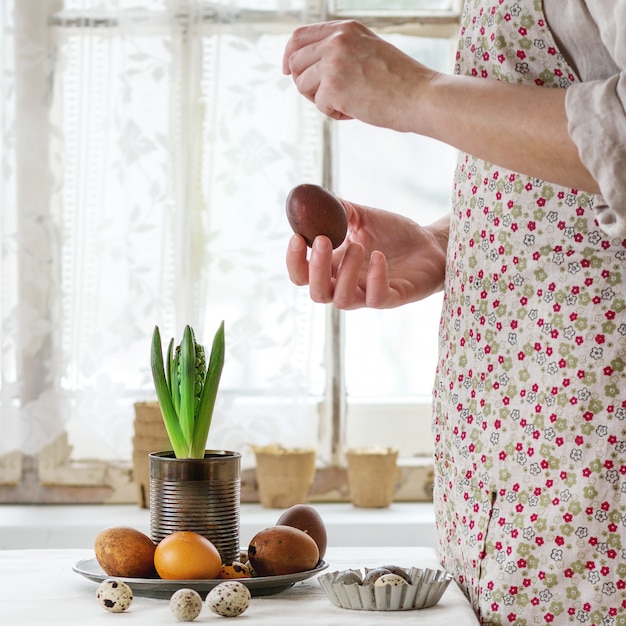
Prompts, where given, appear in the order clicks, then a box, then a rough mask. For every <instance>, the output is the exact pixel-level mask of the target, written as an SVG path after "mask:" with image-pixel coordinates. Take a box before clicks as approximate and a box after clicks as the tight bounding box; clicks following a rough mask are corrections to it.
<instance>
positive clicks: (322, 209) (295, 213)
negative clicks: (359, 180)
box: [286, 184, 348, 248]
mask: <svg viewBox="0 0 626 626" xmlns="http://www.w3.org/2000/svg"><path fill="white" fill-rule="evenodd" d="M286 209H287V219H288V220H289V224H290V226H291V228H292V229H293V231H294V232H295V233H296V234H298V235H302V237H304V240H305V241H306V243H307V245H308V246H309V247H310V246H312V245H313V240H314V239H315V237H317V236H318V235H326V236H327V237H328V238H329V239H330V240H331V242H332V244H333V248H338V247H339V246H340V245H341V244H342V242H343V240H344V239H345V238H346V233H347V232H348V217H347V215H346V210H345V209H344V207H343V204H341V202H340V201H339V200H338V199H337V197H336V196H334V195H333V194H332V193H330V192H329V191H327V190H326V189H324V188H323V187H320V186H319V185H311V184H302V185H298V186H297V187H294V188H293V189H292V190H291V191H290V192H289V195H288V196H287V205H286Z"/></svg>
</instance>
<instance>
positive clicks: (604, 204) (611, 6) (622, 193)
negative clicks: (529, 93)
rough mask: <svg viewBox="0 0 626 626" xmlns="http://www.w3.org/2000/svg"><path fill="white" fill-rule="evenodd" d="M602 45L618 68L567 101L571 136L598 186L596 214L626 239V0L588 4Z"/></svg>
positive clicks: (575, 90)
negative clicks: (599, 191)
mask: <svg viewBox="0 0 626 626" xmlns="http://www.w3.org/2000/svg"><path fill="white" fill-rule="evenodd" d="M587 6H588V9H589V12H590V13H591V14H592V16H593V17H594V19H595V21H596V23H597V24H598V27H599V29H600V33H601V36H602V43H603V44H604V46H605V47H606V48H607V50H608V52H609V53H610V54H611V56H612V57H613V59H614V61H615V64H616V66H617V68H618V71H617V73H616V74H614V75H612V76H609V77H604V78H602V79H599V80H589V81H584V82H580V83H575V84H574V85H572V86H571V87H570V88H569V89H568V90H567V94H566V97H565V108H566V112H567V117H568V130H569V134H570V136H571V138H572V140H573V141H574V143H575V144H576V146H577V147H578V151H579V154H580V157H581V159H582V161H583V163H584V164H585V166H586V167H587V169H588V170H589V171H590V172H591V174H592V175H593V176H594V178H595V179H596V181H597V182H598V184H599V186H600V190H601V194H602V195H601V198H600V199H599V200H600V201H599V202H596V205H595V207H594V208H595V211H596V217H597V219H598V223H599V225H600V228H602V230H603V231H604V232H606V233H607V234H608V235H609V236H610V237H615V238H622V239H623V238H626V0H603V1H602V0H599V1H598V2H591V1H589V2H587Z"/></svg>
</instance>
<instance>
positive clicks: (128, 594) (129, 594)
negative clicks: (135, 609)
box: [96, 578, 133, 613]
mask: <svg viewBox="0 0 626 626" xmlns="http://www.w3.org/2000/svg"><path fill="white" fill-rule="evenodd" d="M96 598H97V599H98V602H99V603H100V606H102V608H103V609H104V610H105V611H109V612H110V613H121V612H122V611H125V610H126V609H127V608H128V607H129V606H130V605H131V604H132V602H133V591H132V589H131V588H130V587H129V586H128V585H127V584H126V583H125V582H124V581H122V580H117V579H115V578H107V579H105V580H103V581H102V582H101V583H100V584H99V585H98V589H97V590H96Z"/></svg>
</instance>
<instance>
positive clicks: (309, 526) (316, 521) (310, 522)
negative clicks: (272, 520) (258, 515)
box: [276, 504, 328, 559]
mask: <svg viewBox="0 0 626 626" xmlns="http://www.w3.org/2000/svg"><path fill="white" fill-rule="evenodd" d="M276 524H277V525H282V526H293V527H294V528H299V529H300V530H303V531H304V532H305V533H307V534H309V535H311V537H312V538H313V540H314V541H315V543H316V544H317V548H318V550H319V552H320V559H323V558H324V555H325V554H326V546H327V543H328V536H327V533H326V525H325V524H324V520H323V519H322V517H321V515H320V514H319V513H318V512H317V510H316V509H314V508H313V507H312V506H309V505H308V504H295V505H294V506H292V507H290V508H288V509H287V510H286V511H285V512H284V513H283V514H282V515H281V516H280V517H279V518H278V521H277V522H276Z"/></svg>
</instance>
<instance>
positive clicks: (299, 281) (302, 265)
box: [285, 235, 309, 287]
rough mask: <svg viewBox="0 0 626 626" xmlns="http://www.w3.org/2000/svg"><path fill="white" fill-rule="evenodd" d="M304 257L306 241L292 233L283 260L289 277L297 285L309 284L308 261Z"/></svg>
mask: <svg viewBox="0 0 626 626" xmlns="http://www.w3.org/2000/svg"><path fill="white" fill-rule="evenodd" d="M306 257H307V245H306V242H305V241H304V239H303V238H302V237H301V236H300V235H293V236H292V237H291V239H290V240H289V245H288V246H287V254H286V255H285V260H286V263H287V273H288V274H289V279H290V280H291V282H292V283H294V284H295V285H298V286H299V287H301V286H302V285H308V284H309V263H308V261H307V258H306Z"/></svg>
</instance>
